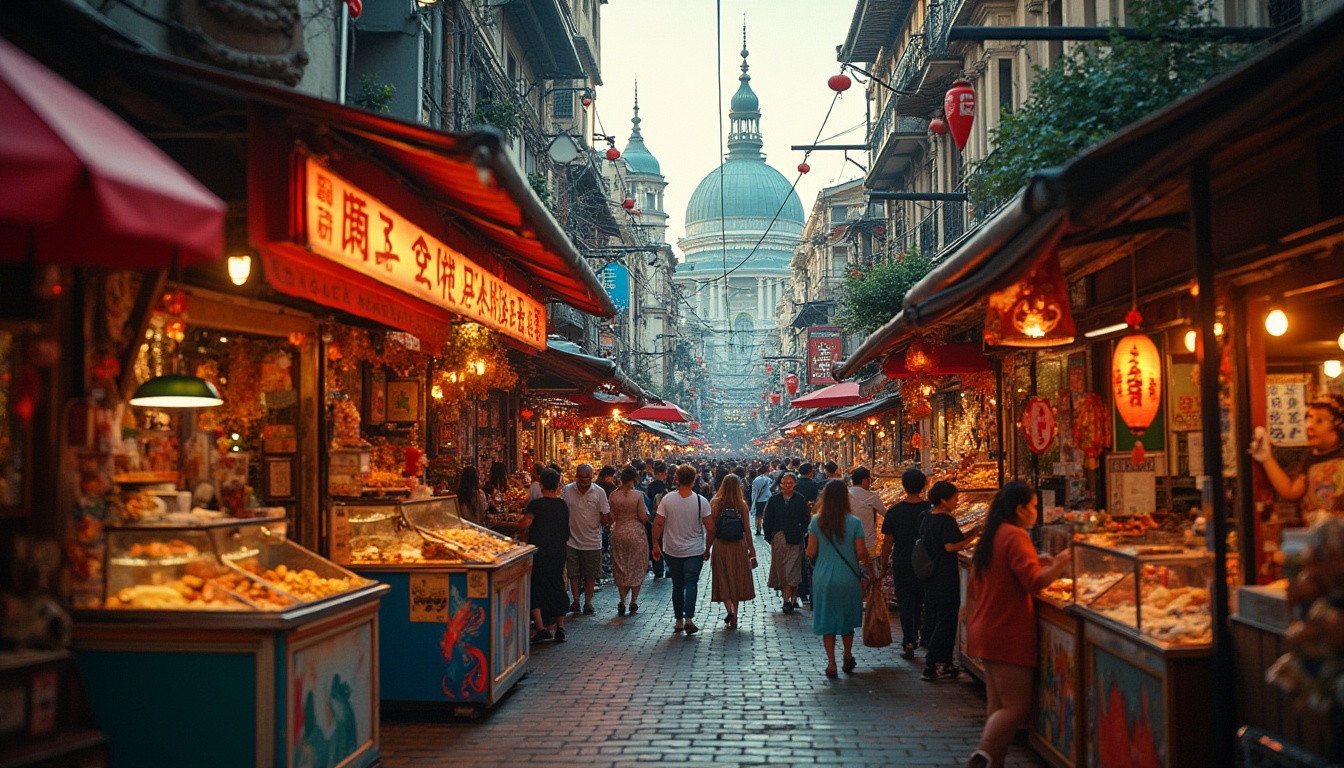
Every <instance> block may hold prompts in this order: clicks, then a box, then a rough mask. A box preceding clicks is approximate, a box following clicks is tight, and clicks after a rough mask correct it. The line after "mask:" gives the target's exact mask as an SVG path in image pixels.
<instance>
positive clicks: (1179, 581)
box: [1073, 542, 1213, 647]
mask: <svg viewBox="0 0 1344 768" xmlns="http://www.w3.org/2000/svg"><path fill="white" fill-rule="evenodd" d="M1170 549H1172V547H1169V546H1164V545H1158V546H1149V547H1145V546H1133V547H1122V548H1114V549H1111V548H1105V547H1100V546H1096V545H1093V544H1088V543H1086V542H1078V543H1076V544H1075V546H1074V549H1073V569H1074V575H1073V579H1074V582H1073V587H1074V591H1075V593H1076V595H1075V602H1076V603H1077V605H1079V606H1081V607H1083V608H1086V609H1087V610H1088V611H1089V612H1090V613H1092V614H1095V615H1097V616H1101V617H1104V618H1106V619H1109V620H1110V621H1112V622H1115V623H1117V624H1120V625H1123V626H1125V627H1128V628H1130V629H1132V630H1135V631H1137V632H1139V633H1140V634H1142V635H1144V636H1145V637H1147V638H1149V639H1151V640H1153V641H1156V642H1157V643H1159V644H1161V645H1163V646H1166V647H1172V646H1194V645H1207V644H1209V643H1211V642H1212V641H1213V630H1212V627H1213V623H1212V611H1211V608H1210V605H1209V585H1210V583H1211V580H1212V578H1213V557H1212V556H1211V555H1210V554H1209V553H1208V552H1206V551H1204V550H1199V549H1197V550H1183V551H1179V552H1177V553H1173V552H1170V551H1169V550H1170Z"/></svg>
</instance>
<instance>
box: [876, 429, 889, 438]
mask: <svg viewBox="0 0 1344 768" xmlns="http://www.w3.org/2000/svg"><path fill="white" fill-rule="evenodd" d="M877 436H878V437H886V436H887V430H885V429H884V430H882V431H881V432H878V433H877Z"/></svg>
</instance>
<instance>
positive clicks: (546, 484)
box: [463, 459, 1069, 768]
mask: <svg viewBox="0 0 1344 768" xmlns="http://www.w3.org/2000/svg"><path fill="white" fill-rule="evenodd" d="M820 472H821V473H822V476H821V477H820V478H818V476H817V475H818V466H817V465H814V464H812V463H810V462H805V461H802V460H799V459H790V460H781V459H776V460H773V461H770V462H769V463H766V462H765V461H757V462H746V463H740V462H725V461H718V462H705V463H699V464H696V463H690V462H687V463H682V464H679V465H671V466H669V465H668V464H665V463H664V462H661V461H655V462H649V463H646V462H644V461H640V460H632V461H631V462H630V463H629V464H628V465H626V466H624V467H621V468H620V469H617V468H615V467H603V468H601V469H600V470H598V471H597V472H596V477H595V473H594V468H593V467H592V466H591V465H589V464H580V465H579V466H578V467H576V468H575V472H574V479H573V481H572V482H570V483H568V484H567V485H563V486H562V485H561V476H560V472H559V470H558V468H556V467H554V466H550V467H543V466H541V465H537V466H535V467H533V468H532V485H531V488H530V489H529V498H530V501H529V503H528V506H527V508H526V510H525V512H524V516H523V520H522V521H521V523H520V525H519V534H520V535H521V536H523V537H525V538H526V540H527V541H529V542H530V543H531V544H533V545H535V546H536V547H537V552H536V555H535V557H534V560H533V570H532V602H533V605H532V620H533V624H534V633H533V635H532V641H533V642H534V643H536V642H545V641H557V642H564V641H565V640H566V627H565V617H566V614H580V613H581V614H586V615H594V614H595V613H596V610H595V609H594V607H593V592H594V590H595V589H596V584H597V582H598V581H599V580H600V579H602V578H603V577H604V555H606V556H607V558H609V559H607V560H605V562H608V563H609V567H607V568H606V569H605V570H606V571H607V574H608V575H609V576H610V578H611V580H612V583H613V585H614V586H615V588H616V590H617V591H618V593H619V594H618V602H617V604H616V613H617V615H620V616H625V615H630V616H633V615H635V614H637V613H638V612H639V595H640V590H641V588H642V586H643V585H644V582H645V580H646V579H648V578H649V576H650V574H652V578H654V579H660V578H664V577H665V576H666V577H667V578H669V579H670V580H671V582H672V590H671V592H672V596H671V601H672V611H673V617H674V620H675V623H674V624H673V626H672V631H673V632H675V633H684V634H685V635H688V636H689V635H694V634H696V633H697V632H699V631H700V625H699V624H697V622H696V608H697V600H698V598H699V583H700V578H701V574H702V571H703V569H704V567H705V564H706V563H708V564H709V567H710V574H711V587H710V601H711V602H712V603H717V604H720V605H722V606H723V616H722V620H723V625H724V628H725V629H728V630H734V629H736V628H737V626H738V615H739V612H740V611H741V610H742V608H743V606H744V605H745V604H746V603H749V602H751V601H753V600H755V598H756V597H757V595H756V587H755V580H754V579H753V576H752V570H753V569H754V568H757V567H758V565H759V562H760V561H759V559H758V551H757V546H758V542H759V545H760V546H761V547H762V548H765V549H768V551H769V553H770V557H769V572H768V577H767V579H766V584H767V586H768V587H769V588H770V589H771V590H774V591H775V592H776V593H777V594H778V600H779V602H778V603H777V605H778V606H779V610H780V611H781V612H783V613H784V614H793V613H795V612H797V611H799V610H800V609H810V610H811V614H812V631H813V633H814V634H816V635H818V636H820V637H821V639H822V648H823V650H824V652H825V666H824V668H823V673H824V674H825V675H826V676H827V677H838V676H839V673H840V672H841V671H843V672H846V673H848V672H852V671H853V670H854V669H855V668H856V667H857V665H858V660H857V658H856V657H855V656H854V647H853V646H854V631H855V629H856V628H858V627H860V626H861V625H862V623H863V615H864V599H865V595H867V594H870V592H869V590H868V587H869V585H870V584H871V580H873V579H882V578H884V577H886V576H889V577H890V579H891V583H892V587H893V591H894V596H895V607H896V609H897V617H898V622H897V623H898V624H899V637H900V650H899V654H900V656H901V657H903V658H905V659H907V660H910V659H914V658H915V654H916V652H917V651H918V650H919V649H920V648H923V649H925V654H924V671H923V674H922V675H921V678H922V679H923V680H927V681H938V680H942V679H948V678H955V677H957V676H958V674H959V672H960V670H959V669H958V667H957V666H956V660H955V654H954V650H955V644H956V636H957V631H958V625H959V619H960V618H961V617H960V614H961V612H962V605H961V594H962V593H961V583H960V580H961V576H960V572H959V567H958V564H957V556H956V553H957V552H958V551H960V550H963V549H966V548H968V547H971V546H973V545H977V543H978V546H976V550H975V554H974V556H973V560H972V571H971V578H970V581H969V584H968V590H969V593H970V595H971V603H972V604H973V606H974V608H973V610H972V611H971V613H970V615H969V616H967V617H965V618H966V622H965V623H966V626H967V651H968V653H970V654H971V655H973V656H975V657H977V658H980V659H982V660H983V661H984V666H985V676H986V680H985V684H986V692H987V698H988V706H987V713H986V715H987V717H986V724H985V730H984V734H983V736H982V739H981V743H980V745H979V746H980V748H979V749H978V750H977V751H976V752H975V754H974V755H973V756H972V757H971V758H970V760H969V762H968V763H967V765H968V766H975V768H982V767H983V766H998V765H1002V764H1003V760H1004V756H1005V754H1006V752H1007V748H1008V745H1009V743H1010V741H1011V740H1012V736H1013V732H1014V731H1015V730H1016V728H1017V727H1018V726H1019V725H1020V724H1021V723H1022V722H1023V721H1024V720H1025V718H1026V717H1027V715H1028V713H1029V711H1030V702H1031V692H1032V685H1033V680H1034V668H1035V666H1036V664H1037V658H1036V656H1037V649H1036V623H1035V617H1034V613H1033V609H1032V601H1031V594H1032V593H1033V592H1035V591H1038V590H1040V589H1042V588H1044V587H1045V586H1047V585H1048V584H1050V583H1051V582H1052V581H1054V579H1055V578H1057V577H1058V576H1059V574H1060V573H1061V572H1062V570H1063V568H1064V567H1065V566H1066V565H1067V563H1068V561H1069V556H1068V553H1067V552H1065V553H1063V554H1062V555H1060V556H1056V557H1055V558H1053V559H1052V558H1049V557H1046V556H1038V555H1037V553H1036V550H1035V548H1034V546H1033V545H1032V543H1031V539H1030V537H1029V535H1028V533H1027V529H1029V528H1030V527H1031V526H1032V525H1033V524H1034V523H1035V520H1036V515H1037V500H1036V491H1035V489H1033V488H1031V487H1029V486H1027V485H1025V484H1024V483H1021V482H1016V481H1014V482H1010V483H1008V484H1006V485H1005V486H1004V488H1003V489H1002V490H1001V491H1000V492H999V493H998V494H997V495H996V496H995V498H994V501H993V503H992V504H991V506H990V510H989V513H988V515H987V517H986V520H985V523H984V525H983V526H982V527H976V528H973V529H971V530H962V528H961V527H960V525H959V524H958V523H957V519H956V517H955V512H956V509H957V507H958V504H959V502H960V494H959V491H958V489H957V488H956V486H955V485H953V484H952V483H949V482H946V481H942V482H936V483H933V484H932V486H930V485H929V483H928V478H927V477H925V475H924V473H922V472H921V471H919V470H918V469H909V470H906V471H905V472H904V473H903V474H902V475H901V478H900V483H901V486H902V489H903V490H904V498H903V499H902V500H901V501H899V502H897V503H895V504H893V505H891V506H890V507H886V506H885V505H884V504H883V503H882V500H881V498H880V497H879V496H878V494H877V493H875V492H874V491H873V490H872V486H873V482H874V477H873V473H872V472H871V471H870V470H869V469H868V468H866V467H856V468H854V469H853V470H852V471H850V472H849V474H848V476H846V475H845V474H844V473H843V472H842V471H841V469H840V467H839V466H837V465H836V464H835V462H825V463H824V464H821V465H820ZM491 474H492V477H491V483H492V484H493V483H495V482H496V479H495V478H494V477H493V475H494V472H493V471H492V473H491ZM477 485H478V482H477V480H476V477H475V476H474V474H473V476H472V477H470V478H464V482H463V488H464V490H465V491H466V492H467V493H469V494H471V495H469V496H468V498H473V497H474V496H475V492H476V491H477V489H476V486H477ZM879 521H880V522H879ZM921 549H922V553H921V552H920V550H921ZM921 561H922V566H923V567H922V568H921ZM921 570H922V571H923V572H922V573H921V572H920V571H921ZM566 579H568V585H566ZM566 586H568V589H566ZM837 637H838V638H839V644H840V646H841V656H840V658H839V663H838V664H837V658H836V644H837Z"/></svg>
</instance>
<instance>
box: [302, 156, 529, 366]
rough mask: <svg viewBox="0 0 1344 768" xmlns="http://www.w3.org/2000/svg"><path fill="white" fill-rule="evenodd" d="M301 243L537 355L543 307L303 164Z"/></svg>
mask: <svg viewBox="0 0 1344 768" xmlns="http://www.w3.org/2000/svg"><path fill="white" fill-rule="evenodd" d="M304 182H305V183H304V222H303V236H304V238H305V239H306V244H307V246H308V248H309V250H311V251H312V252H313V253H315V254H317V255H319V256H321V257H323V258H325V259H327V260H329V261H332V262H335V263H337V264H339V265H341V266H343V267H345V268H347V269H350V270H353V271H355V272H357V273H359V274H362V275H364V276H366V277H369V278H372V279H373V280H376V281H378V282H379V283H382V284H383V285H386V286H389V287H391V288H394V289H396V290H397V291H399V292H401V293H404V294H406V295H408V296H412V297H415V298H417V299H420V300H422V301H424V302H427V303H429V304H431V305H433V306H435V307H439V308H441V309H444V310H447V311H449V312H452V313H453V314H455V315H458V316H461V317H464V318H466V319H468V320H474V321H476V322H478V323H480V324H481V325H484V326H486V327H488V328H491V329H493V330H496V331H499V332H500V333H502V334H504V335H506V336H509V337H511V338H513V339H517V340H518V341H521V342H523V343H525V344H528V345H529V346H532V347H535V348H536V349H545V348H546V312H545V307H544V306H543V305H542V303H541V302H539V301H537V300H536V299H534V298H532V297H531V296H529V295H528V294H527V292H526V291H524V290H522V289H520V288H518V287H515V286H513V285H510V284H509V283H508V282H506V281H505V280H503V279H502V278H500V277H499V276H498V275H496V274H494V273H492V272H491V271H489V270H487V269H485V268H484V267H482V266H481V265H480V264H477V263H476V262H474V261H472V260H471V259H469V258H467V257H466V256H465V255H463V254H462V253H461V252H459V251H457V250H456V249H454V248H452V247H451V246H449V245H448V244H446V243H444V242H443V241H442V240H439V239H438V238H436V237H434V236H433V235H432V234H430V233H428V232H426V231H425V230H424V229H421V228H420V227H418V226H416V225H415V224H414V223H412V222H411V221H410V220H408V219H407V218H406V217H405V216H402V215H401V214H399V213H397V211H395V210H393V209H392V208H391V207H389V206H388V205H386V204H385V203H383V202H382V201H381V200H379V199H378V198H376V197H374V196H373V195H370V194H369V193H367V192H365V191H364V190H362V189H360V188H359V187H357V186H355V185H354V184H352V183H351V182H349V181H347V180H346V179H344V178H342V177H340V176H339V175H337V174H336V173H334V172H332V171H331V170H329V169H328V168H325V167H323V166H322V165H321V164H319V163H318V162H316V161H315V160H313V159H312V158H306V159H305V161H304Z"/></svg>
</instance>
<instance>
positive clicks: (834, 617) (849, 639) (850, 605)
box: [807, 480, 869, 677]
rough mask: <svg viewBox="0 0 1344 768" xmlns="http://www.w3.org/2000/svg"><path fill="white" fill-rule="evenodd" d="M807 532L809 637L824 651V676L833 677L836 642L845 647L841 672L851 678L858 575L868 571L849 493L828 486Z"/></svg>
mask: <svg viewBox="0 0 1344 768" xmlns="http://www.w3.org/2000/svg"><path fill="white" fill-rule="evenodd" d="M817 508H818V509H819V510H820V511H819V512H817V514H816V515H815V516H814V517H813V518H812V522H811V523H810V524H809V525H808V527H807V556H808V557H809V558H812V559H814V560H815V561H816V566H815V567H814V568H813V570H812V634H814V635H821V641H822V644H823V645H824V646H825V647H826V662H827V663H826V676H827V677H835V676H836V671H835V636H836V635H839V636H840V639H841V640H842V641H843V642H844V646H845V658H844V670H845V671H846V672H853V671H854V667H855V665H856V664H857V662H855V661H854V653H853V650H854V628H855V627H857V626H859V625H861V624H863V576H862V574H863V573H864V571H863V570H861V569H860V566H862V568H864V569H866V568H867V567H868V565H869V560H868V547H867V545H866V544H865V540H864V537H863V523H862V522H860V521H859V518H857V517H855V516H854V515H851V514H850V513H849V488H847V487H846V486H845V481H843V480H831V481H830V482H828V483H826V486H825V487H824V488H822V489H821V498H820V499H818V500H817Z"/></svg>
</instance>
